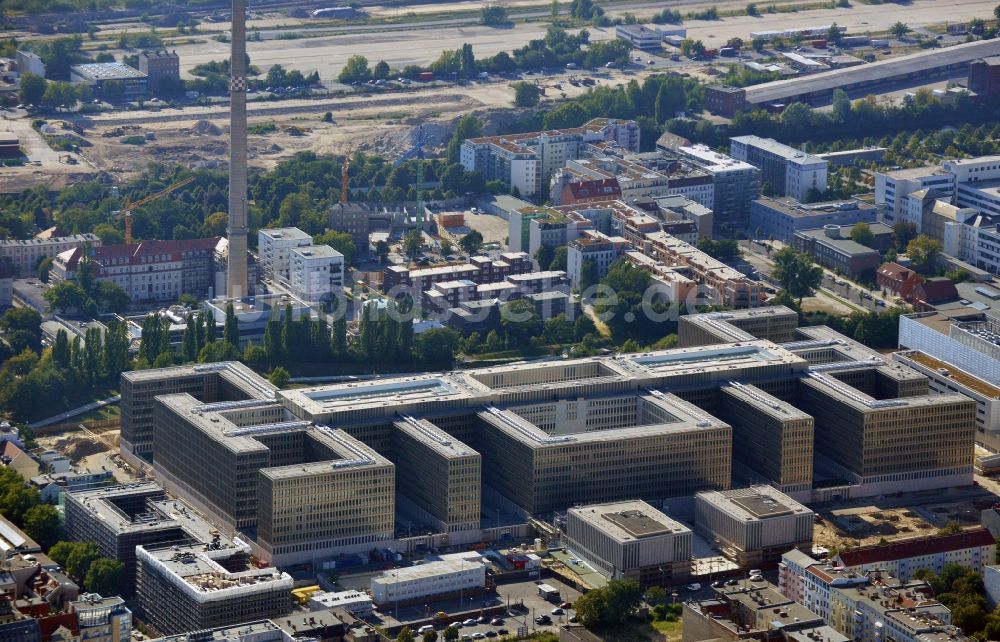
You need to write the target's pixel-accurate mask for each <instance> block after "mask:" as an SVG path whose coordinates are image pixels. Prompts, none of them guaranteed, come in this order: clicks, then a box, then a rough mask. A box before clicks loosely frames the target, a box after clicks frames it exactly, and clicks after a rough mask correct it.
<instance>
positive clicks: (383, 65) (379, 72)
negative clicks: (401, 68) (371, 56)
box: [330, 60, 389, 120]
mask: <svg viewBox="0 0 1000 642" xmlns="http://www.w3.org/2000/svg"><path fill="white" fill-rule="evenodd" d="M372 77H373V78H375V79H376V80H385V79H386V78H388V77H389V63H387V62H386V61H384V60H379V61H378V63H376V65H375V68H374V69H372ZM330 120H333V115H332V114H331V115H330Z"/></svg>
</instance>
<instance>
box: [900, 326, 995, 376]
mask: <svg viewBox="0 0 1000 642" xmlns="http://www.w3.org/2000/svg"><path fill="white" fill-rule="evenodd" d="M899 347H900V348H909V349H910V350H919V351H921V352H923V353H924V354H927V355H930V356H931V357H933V358H935V359H937V360H939V361H943V362H945V363H948V364H951V365H954V366H956V367H957V368H959V369H960V370H964V371H966V372H968V373H969V374H971V375H973V376H975V377H979V378H981V379H983V380H985V381H986V382H987V383H990V384H992V385H995V386H1000V320H997V319H996V318H995V317H993V316H990V315H989V314H985V313H983V312H981V311H979V310H974V309H970V308H962V309H959V310H957V311H954V312H918V313H915V314H907V315H903V316H901V317H899Z"/></svg>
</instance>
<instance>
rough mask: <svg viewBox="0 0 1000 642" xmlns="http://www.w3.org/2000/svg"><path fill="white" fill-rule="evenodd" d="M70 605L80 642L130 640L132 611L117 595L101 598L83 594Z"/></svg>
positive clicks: (95, 595) (120, 641)
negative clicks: (78, 629) (73, 612)
mask: <svg viewBox="0 0 1000 642" xmlns="http://www.w3.org/2000/svg"><path fill="white" fill-rule="evenodd" d="M80 598H81V599H79V600H77V601H75V602H73V603H72V607H71V608H72V609H73V611H75V612H76V620H77V625H78V626H79V627H80V640H81V642H129V641H130V640H131V639H132V611H130V610H129V609H128V607H127V606H125V600H123V599H122V598H121V597H118V596H117V595H115V596H112V597H101V596H100V595H98V594H96V593H84V594H83V595H81V596H80Z"/></svg>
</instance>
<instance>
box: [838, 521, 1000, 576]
mask: <svg viewBox="0 0 1000 642" xmlns="http://www.w3.org/2000/svg"><path fill="white" fill-rule="evenodd" d="M832 561H833V562H834V563H835V564H836V565H838V566H842V567H844V568H845V569H846V570H848V571H851V572H854V573H858V574H864V573H867V572H868V571H875V570H879V571H881V572H883V573H888V574H890V575H892V576H894V577H898V578H900V579H901V580H904V581H908V580H910V579H912V578H913V574H914V573H915V572H916V571H918V570H920V569H928V570H930V571H933V572H935V573H940V572H941V569H942V568H943V567H944V565H945V564H958V565H959V566H964V567H965V568H968V569H971V570H973V571H975V572H976V573H980V574H981V573H982V572H983V567H984V566H987V565H989V564H993V563H994V562H995V561H996V540H995V539H994V538H993V536H992V535H991V534H990V532H989V531H988V530H986V529H985V528H976V529H972V530H966V531H962V532H960V533H952V534H948V535H935V536H931V537H917V538H913V539H906V540H897V541H895V542H892V543H890V544H889V545H887V546H877V545H876V546H861V547H857V548H852V549H851V550H847V551H840V552H838V553H837V554H836V555H834V556H833V558H832Z"/></svg>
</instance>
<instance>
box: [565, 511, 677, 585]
mask: <svg viewBox="0 0 1000 642" xmlns="http://www.w3.org/2000/svg"><path fill="white" fill-rule="evenodd" d="M691 540H692V534H691V530H690V529H689V528H688V527H686V526H684V525H683V524H681V523H680V522H677V521H675V520H673V519H670V518H669V517H667V516H666V515H664V514H663V513H661V512H660V511H658V510H656V509H655V508H653V507H652V506H650V505H649V504H647V503H646V502H643V501H634V500H633V501H624V502H615V503H611V504H597V505H591V506H578V507H574V508H571V509H569V511H567V513H566V545H567V547H568V548H569V549H570V550H572V551H573V552H574V553H576V554H577V555H579V556H580V557H582V558H583V559H585V560H586V561H587V562H589V563H590V564H591V565H592V566H593V567H594V568H595V569H597V570H598V572H600V573H601V574H602V575H604V576H605V577H607V578H609V579H631V580H635V581H637V582H639V584H640V585H642V586H650V585H657V586H665V585H670V584H673V583H676V582H680V581H683V580H684V579H686V578H687V577H688V576H689V575H690V573H691Z"/></svg>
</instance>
